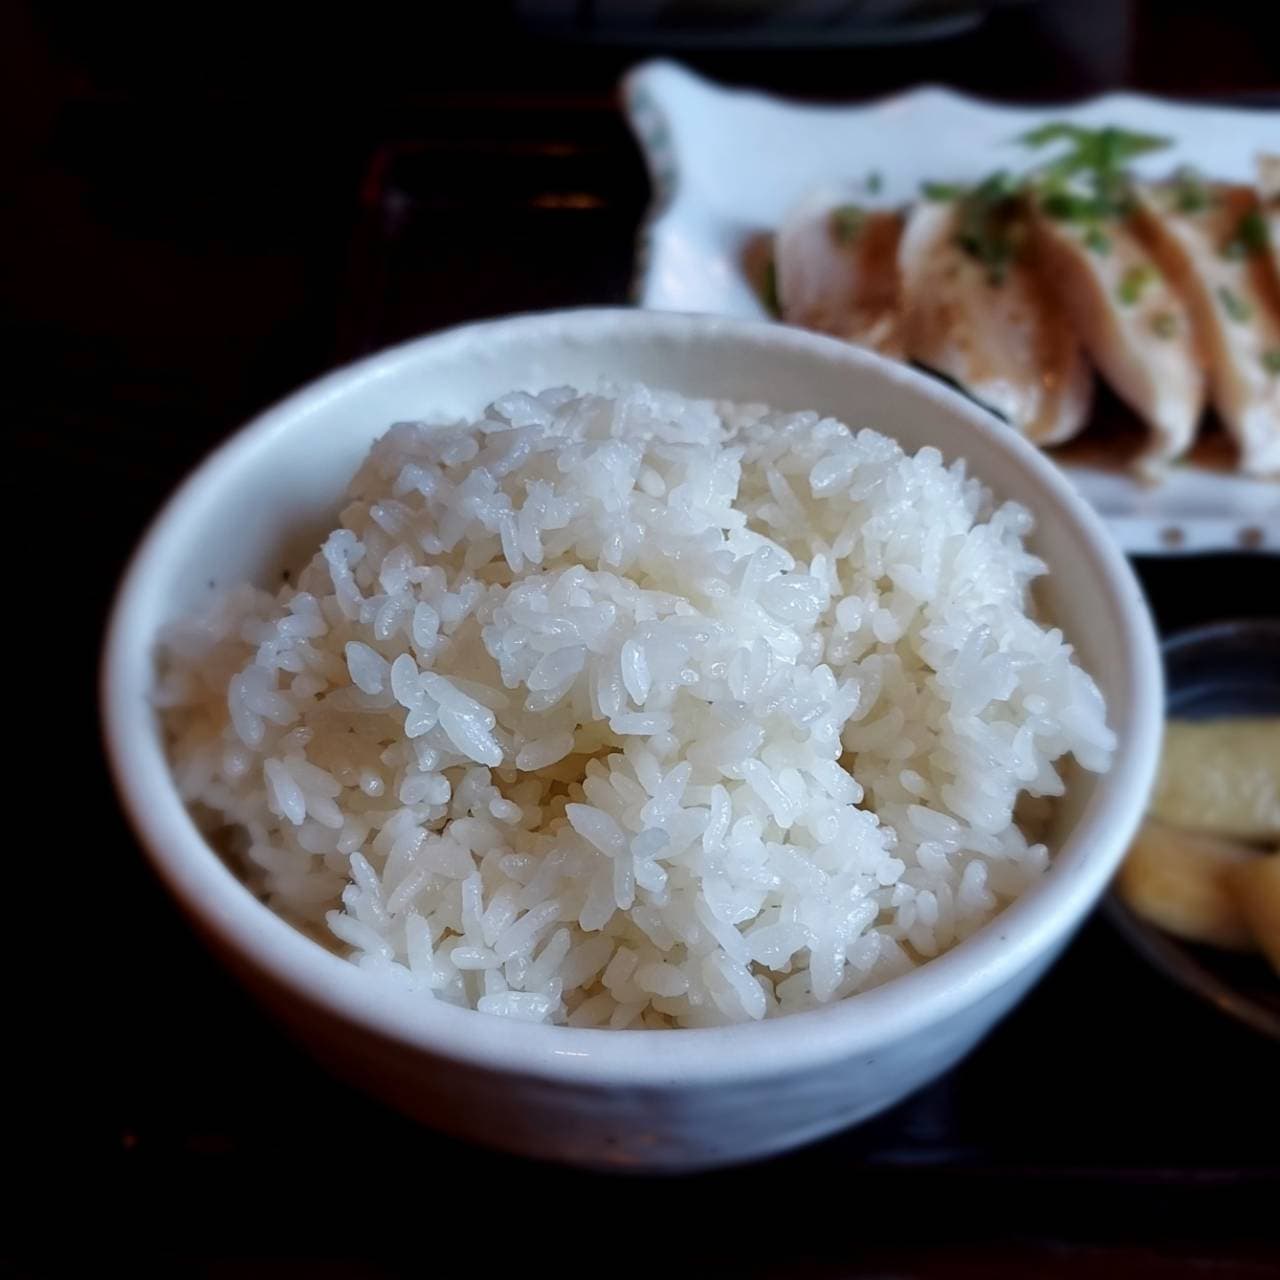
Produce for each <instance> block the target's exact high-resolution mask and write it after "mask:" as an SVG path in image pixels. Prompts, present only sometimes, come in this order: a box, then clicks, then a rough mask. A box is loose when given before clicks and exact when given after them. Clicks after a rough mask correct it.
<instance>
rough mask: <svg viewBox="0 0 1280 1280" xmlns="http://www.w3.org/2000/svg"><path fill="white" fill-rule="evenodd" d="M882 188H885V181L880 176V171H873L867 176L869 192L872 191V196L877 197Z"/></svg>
mask: <svg viewBox="0 0 1280 1280" xmlns="http://www.w3.org/2000/svg"><path fill="white" fill-rule="evenodd" d="M882 186H884V179H883V178H882V177H881V176H880V170H879V169H872V170H871V172H870V173H869V174H867V190H868V191H870V192H871V194H872V195H875V194H876V192H878V191H879V190H880V188H881V187H882Z"/></svg>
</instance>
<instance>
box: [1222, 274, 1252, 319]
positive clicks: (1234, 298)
mask: <svg viewBox="0 0 1280 1280" xmlns="http://www.w3.org/2000/svg"><path fill="white" fill-rule="evenodd" d="M1218 301H1219V302H1221V303H1222V309H1223V310H1224V311H1225V312H1226V313H1227V315H1229V316H1230V317H1231V318H1232V319H1233V320H1234V321H1235V322H1236V323H1237V324H1245V323H1246V322H1247V321H1248V320H1250V319H1252V318H1253V308H1252V307H1251V306H1250V305H1249V304H1248V303H1247V302H1246V301H1245V300H1244V299H1243V298H1241V297H1240V296H1239V295H1238V294H1235V293H1232V292H1231V290H1230V289H1228V288H1227V286H1226V285H1225V284H1223V285H1219V286H1218Z"/></svg>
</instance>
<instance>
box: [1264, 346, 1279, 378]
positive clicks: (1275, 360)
mask: <svg viewBox="0 0 1280 1280" xmlns="http://www.w3.org/2000/svg"><path fill="white" fill-rule="evenodd" d="M1262 367H1263V368H1264V369H1265V370H1266V371H1267V372H1268V373H1280V347H1272V348H1271V350H1270V351H1264V352H1263V353H1262Z"/></svg>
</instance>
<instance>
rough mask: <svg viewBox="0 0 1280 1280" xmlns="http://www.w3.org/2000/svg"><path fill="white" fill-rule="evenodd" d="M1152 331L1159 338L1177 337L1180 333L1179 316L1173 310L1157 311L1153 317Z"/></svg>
mask: <svg viewBox="0 0 1280 1280" xmlns="http://www.w3.org/2000/svg"><path fill="white" fill-rule="evenodd" d="M1151 332H1152V333H1154V334H1155V335H1156V337H1157V338H1165V339H1168V338H1175V337H1177V335H1178V317H1177V316H1175V315H1174V314H1173V312H1172V311H1157V312H1156V314H1155V315H1153V316H1152V317H1151Z"/></svg>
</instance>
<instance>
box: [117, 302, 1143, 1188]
mask: <svg viewBox="0 0 1280 1280" xmlns="http://www.w3.org/2000/svg"><path fill="white" fill-rule="evenodd" d="M103 700H104V714H105V725H106V736H107V743H108V748H109V754H110V758H111V762H112V765H113V768H114V772H115V777H116V780H117V784H118V786H119V789H120V792H121V794H122V796H123V799H124V801H125V804H126V807H127V810H128V812H129V814H130V816H131V819H132V821H133V823H134V825H135V827H136V829H137V832H138V834H139V836H140V838H141V842H142V845H143V847H144V849H145V850H146V852H147V853H148V855H149V857H150V858H151V861H152V863H153V864H154V866H155V868H156V870H157V871H158V873H159V874H160V876H161V878H162V879H163V880H164V882H165V883H166V884H167V885H168V887H169V889H170V890H171V891H172V892H173V894H174V896H175V897H176V899H177V901H178V903H179V904H180V906H181V907H182V908H183V910H184V911H185V913H186V914H187V916H188V917H189V919H190V921H191V923H192V925H193V927H194V928H195V929H196V930H197V931H198V932H199V933H200V934H201V935H202V936H203V937H204V938H205V939H206V941H207V942H208V943H209V945H210V946H211V947H212V948H213V949H214V951H215V952H216V953H217V954H218V955H219V956H220V957H222V958H223V959H224V961H225V962H226V963H227V965H228V966H229V967H230V968H231V969H232V970H233V971H234V972H235V973H236V974H237V975H238V976H239V977H240V978H241V979H242V980H243V981H244V983H245V984H246V985H247V986H248V987H249V989H250V990H251V991H252V992H253V993H254V994H255V995H256V996H257V997H258V998H259V999H260V1000H261V1001H262V1002H263V1003H264V1004H265V1005H266V1006H267V1007H268V1008H269V1009H270V1010H272V1011H273V1012H274V1013H275V1014H276V1016H277V1017H278V1018H279V1019H280V1020H281V1021H282V1022H283V1023H284V1024H285V1025H286V1026H287V1027H288V1028H289V1029H290V1031H291V1032H292V1033H293V1034H294V1035H296V1036H297V1037H298V1038H299V1039H301V1040H302V1041H304V1042H305V1043H306V1044H307V1045H309V1046H310V1047H311V1049H312V1050H313V1051H314V1052H315V1054H316V1055H317V1056H318V1057H319V1058H320V1059H321V1060H322V1061H324V1062H325V1063H326V1064H327V1065H329V1066H330V1067H331V1068H332V1069H333V1070H335V1071H336V1072H338V1073H339V1074H340V1075H342V1076H343V1077H344V1078H346V1079H349V1080H351V1081H353V1082H355V1083H357V1084H359V1085H361V1086H362V1087H364V1088H366V1089H367V1090H369V1091H370V1092H372V1093H374V1094H376V1095H378V1096H380V1097H382V1098H384V1099H385V1100H387V1101H389V1102H391V1103H392V1104H394V1105H395V1106H397V1107H399V1108H401V1109H402V1110H403V1111H405V1112H406V1113H408V1114H409V1115H411V1116H414V1117H416V1118H418V1119H421V1120H423V1121H425V1122H427V1123H429V1124H431V1125H434V1126H436V1127H439V1128H441V1129H444V1130H447V1131H449V1132H452V1133H455V1134H460V1135H463V1136H466V1137H470V1138H474V1139H476V1140H479V1141H482V1142H486V1143H490V1144H493V1145H495V1146H499V1147H503V1148H506V1149H508V1150H513V1151H518V1152H522V1153H525V1154H529V1155H533V1156H538V1157H544V1158H552V1159H558V1160H563V1161H569V1162H574V1163H579V1164H586V1165H592V1166H599V1167H617V1168H633V1169H634V1168H647V1169H669V1170H682V1169H694V1168H705V1167H711V1166H715V1165H720V1164H726V1163H732V1162H735V1161H740V1160H745V1159H750V1158H755V1157H760V1156H764V1155H767V1154H769V1153H772V1152H776V1151H781V1150H784V1149H786V1148H789V1147H792V1146H795V1145H798V1144H800V1143H803V1142H806V1141H809V1140H812V1139H814V1138H817V1137H819V1136H821V1135H823V1134H826V1133H828V1132H831V1131H833V1130H836V1129H838V1128H841V1127H844V1126H847V1125H851V1124H855V1123H857V1122H858V1121H860V1120H862V1119H865V1118H867V1117H869V1116H871V1115H873V1114H875V1113H877V1112H879V1111H882V1110H884V1109H885V1108H886V1107H888V1106H890V1105H892V1104H893V1103H894V1102H896V1101H898V1100H899V1099H901V1098H903V1097H905V1096H906V1095H907V1094H908V1093H910V1092H911V1091H912V1090H914V1089H916V1088H918V1087H920V1086H921V1085H923V1084H924V1083H926V1082H927V1081H929V1080H930V1079H932V1078H934V1077H935V1076H937V1075H938V1074H939V1073H941V1072H942V1071H945V1070H946V1069H947V1068H948V1067H950V1066H951V1065H952V1064H953V1063H955V1062H956V1061H957V1060H958V1059H959V1058H960V1057H961V1056H962V1055H963V1054H964V1053H965V1052H967V1051H968V1050H969V1049H970V1048H971V1047H972V1046H973V1045H974V1044H975V1043H976V1042H977V1041H978V1040H979V1039H980V1038H981V1037H982V1036H983V1034H984V1033H985V1032H986V1031H988V1030H989V1029H990V1027H991V1026H992V1025H993V1024H994V1023H995V1021H996V1020H997V1019H999V1018H1000V1017H1001V1016H1002V1015H1003V1014H1004V1013H1006V1012H1007V1011H1008V1010H1009V1009H1010V1008H1011V1007H1012V1006H1013V1004H1014V1003H1015V1002H1016V1001H1017V1000H1018V999H1019V998H1020V997H1021V996H1022V995H1023V994H1024V993H1025V992H1026V991H1027V990H1028V989H1029V988H1030V986H1031V985H1032V984H1033V983H1034V982H1035V981H1036V979H1037V978H1038V977H1039V976H1040V975H1041V973H1043V971H1044V970H1045V968H1046V967H1047V966H1048V965H1049V964H1050V963H1051V961H1052V960H1053V959H1054V957H1055V956H1056V955H1057V954H1058V952H1059V951H1060V949H1061V948H1062V947H1063V945H1065V943H1066V942H1067V940H1068V939H1069V938H1070V936H1071V934H1072V932H1073V931H1074V929H1075V928H1076V926H1077V925H1078V924H1079V923H1080V921H1081V920H1082V919H1083V917H1084V916H1085V914H1086V913H1087V912H1088V911H1089V910H1090V908H1091V907H1092V906H1093V904H1094V902H1095V901H1096V899H1097V897H1098V896H1099V894H1100V893H1101V891H1102V890H1103V889H1104V887H1105V886H1106V884H1107V882H1108V880H1109V878H1110V876H1111V874H1112V872H1113V871H1114V869H1115V867H1116V866H1117V864H1118V862H1119V860H1120V858H1121V856H1122V854H1123V851H1124V849H1125V847H1126V845H1127V843H1128V841H1129V839H1130V837H1131V835H1132V834H1133V832H1134V830H1135V828H1136V825H1137V823H1138V820H1139V818H1140V816H1141V813H1142V810H1143V807H1144V804H1145V800H1146V796H1147V792H1148V790H1149V787H1150V783H1151V779H1152V775H1153V771H1154V767H1155V763H1156V756H1157V748H1158V740H1159V732H1160V715H1161V688H1160V663H1159V658H1158V653H1157V648H1156V642H1155V637H1154V633H1153V629H1152V626H1151V622H1150V619H1149V616H1148V613H1147V610H1146V607H1145V605H1144V603H1143V600H1142V597H1141V593H1140V591H1139V588H1138V586H1137V584H1136V582H1135V580H1134V578H1133V575H1132V573H1131V571H1130V569H1129V567H1128V565H1127V563H1126V561H1125V560H1124V558H1123V556H1122V555H1121V554H1120V553H1119V552H1118V551H1117V550H1116V549H1115V548H1114V546H1113V545H1112V544H1111V542H1110V541H1109V540H1108V538H1107V535H1106V534H1105V532H1104V530H1103V529H1102V527H1101V525H1100V523H1099V521H1098V519H1097V518H1096V517H1095V516H1094V515H1093V514H1092V512H1091V511H1090V510H1089V509H1088V508H1087V507H1086V506H1085V505H1084V503H1083V502H1082V501H1081V500H1080V499H1079V498H1078V497H1077V496H1076V495H1075V494H1074V492H1073V491H1072V490H1071V488H1070V487H1069V485H1068V484H1067V482H1066V481H1064V480H1063V478H1062V477H1061V476H1060V474H1059V473H1058V472H1057V470H1056V469H1055V468H1054V467H1053V465H1052V464H1051V463H1050V462H1048V461H1046V460H1045V459H1044V458H1043V457H1042V456H1041V455H1040V454H1039V453H1038V452H1037V451H1036V450H1035V449H1034V448H1033V447H1031V446H1030V445H1028V444H1026V442H1024V441H1023V440H1021V439H1020V438H1018V437H1017V436H1016V435H1015V434H1014V433H1012V432H1010V431H1008V430H1007V429H1005V428H1004V427H1003V426H1002V425H1001V424H1000V423H999V422H998V421H996V420H995V419H993V418H991V417H990V416H989V415H987V414H986V413H985V412H983V411H982V410H980V409H978V408H976V407H974V406H973V405H971V404H969V403H968V402H967V401H965V400H964V399H962V398H961V397H960V396H958V395H956V394H954V393H953V392H951V391H949V390H947V389H946V388H944V387H941V386H939V385H938V384H937V383H936V382H934V381H932V380H928V379H926V378H925V377H923V376H920V375H918V374H916V373H914V372H913V371H911V370H908V369H904V368H901V367H900V366H898V365H895V364H891V363H889V362H887V361H885V360H882V359H880V358H878V357H876V356H874V355H870V354H867V353H865V352H862V351H859V350H857V349H855V348H853V347H850V346H847V345H844V344H841V343H838V342H835V341H832V340H830V339H827V338H824V337H820V336H816V335H813V334H807V333H802V332H799V331H795V330H790V329H787V328H783V327H781V326H769V325H763V324H754V323H744V322H740V321H733V320H728V319H723V318H712V317H700V316H684V315H664V314H658V313H646V312H636V311H576V312H564V313H554V314H545V315H533V316H524V317H518V318H516V319H511V320H502V321H496V322H491V323H485V324H478V325H473V326H469V327H467V328H463V329H458V330H453V331H450V332H447V333H443V334H439V335H433V336H430V337H427V338H423V339H420V340H417V341H414V342H410V343H407V344H405V345H403V346H400V347H397V348H394V349H392V350H389V351H386V352H384V353H382V354H379V355H376V356H374V357H371V358H370V359H368V360H364V361H361V362H360V363H358V364H355V365H352V366H350V367H348V368H345V369H342V370H339V371H338V372H336V373H334V374H332V375H330V376H328V377H326V378H324V379H322V380H320V381H319V382H317V383H315V384H313V385H312V386H310V387H308V388H306V389H304V390H302V391H300V392H299V393H297V394H296V395H294V396H292V397H291V398H290V399H288V400H286V401H285V402H284V403H282V404H280V405H278V406H276V407H275V408H273V409H271V410H269V411H268V412H266V413H264V414H263V415H262V416H260V417H259V418H258V419H256V420H255V421H254V422H252V423H251V424H250V425H249V426H247V427H246V428H245V429H244V430H243V431H241V432H240V433H239V434H237V435H236V436H234V437H233V438H232V439H231V440H230V441H229V442H228V443H227V444H226V445H224V446H223V447H222V448H221V449H219V450H218V451H217V452H216V453H214V454H213V455H212V456H211V457H210V458H209V459H208V460H207V461H206V462H205V463H204V464H203V465H202V466H201V467H200V468H199V469H198V470H197V471H196V473H195V474H194V475H193V476H192V477H191V478H190V479H189V480H188V481H187V482H186V483H185V484H184V486H183V487H182V488H181V489H180V490H179V491H178V493H177V494H176V495H175V496H174V497H173V498H172V500H171V501H170V502H169V504H168V506H167V507H166V508H165V510H164V511H163V512H162V513H161V515H160V516H159V517H158V519H157V520H156V522H155V524H154V525H153V526H152V528H151V530H150V532H149V533H148V535H147V537H146V539H145V540H144V542H143V544H142V546H141V548H140V549H139V551H138V552H137V554H136V557H135V559H134V560H133V562H132V565H131V567H130V569H129V572H128V575H127V577H126V580H125V582H124V584H123V586H122V588H121V592H120V595H119V598H118V601H117V604H116V607H115V612H114V615H113V619H112V622H111V626H110V631H109V636H108V642H107V650H106V656H105V661H104V667H103ZM1028 1067H1029V1068H1030V1067H1031V1064H1028ZM331 1119H332V1120H334V1121H335V1122H336V1121H337V1120H338V1117H332V1118H331Z"/></svg>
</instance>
